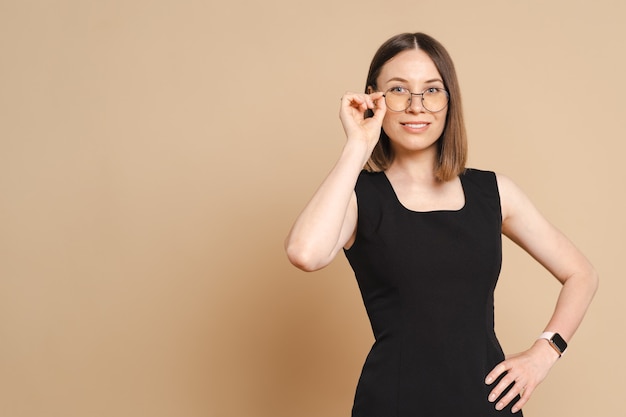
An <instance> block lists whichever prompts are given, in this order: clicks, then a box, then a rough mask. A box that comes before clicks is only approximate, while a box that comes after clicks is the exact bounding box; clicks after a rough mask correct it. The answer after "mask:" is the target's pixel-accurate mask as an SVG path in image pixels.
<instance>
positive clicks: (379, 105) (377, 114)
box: [374, 93, 387, 124]
mask: <svg viewBox="0 0 626 417" xmlns="http://www.w3.org/2000/svg"><path fill="white" fill-rule="evenodd" d="M374 103H375V104H376V107H375V108H374V119H376V120H377V121H378V122H379V123H381V124H382V122H383V119H384V117H385V114H386V113H387V105H386V103H385V99H384V98H383V97H382V93H381V96H380V97H379V98H377V99H375V101H374Z"/></svg>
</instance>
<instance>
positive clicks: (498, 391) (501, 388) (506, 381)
mask: <svg viewBox="0 0 626 417" xmlns="http://www.w3.org/2000/svg"><path fill="white" fill-rule="evenodd" d="M514 383H515V378H514V377H513V376H512V375H508V374H507V375H505V376H504V377H503V378H502V379H501V380H500V382H498V384H497V385H496V386H495V388H494V389H492V390H491V392H490V393H489V397H488V398H487V399H488V400H489V402H494V401H496V400H497V399H498V398H500V396H501V395H502V393H504V392H505V391H506V389H507V388H509V387H510V386H511V384H514Z"/></svg>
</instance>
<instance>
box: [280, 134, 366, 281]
mask: <svg viewBox="0 0 626 417" xmlns="http://www.w3.org/2000/svg"><path fill="white" fill-rule="evenodd" d="M370 154H371V149H369V146H368V145H367V143H365V142H364V141H358V140H348V141H347V142H346V145H345V146H344V149H343V151H342V153H341V156H340V157H339V160H338V161H337V163H336V164H335V166H334V167H333V169H332V170H331V172H330V173H329V174H328V176H327V177H326V179H325V180H324V181H323V182H322V184H321V185H320V187H319V188H318V189H317V191H316V192H315V194H314V195H313V197H312V198H311V200H310V201H309V203H308V204H307V205H306V206H305V208H304V210H303V211H302V212H301V213H300V215H299V216H298V218H297V219H296V221H295V223H294V225H293V227H292V229H291V231H290V233H289V235H288V236H287V239H286V242H285V248H286V251H287V256H288V257H289V260H290V261H291V262H292V263H293V264H294V265H295V266H297V267H299V268H301V269H303V270H309V271H310V270H316V269H320V268H322V267H324V266H326V265H327V264H328V263H330V261H332V259H333V258H334V256H335V255H336V253H337V252H338V250H339V249H340V248H341V246H343V243H345V242H342V240H345V239H346V236H345V235H346V230H345V226H346V225H345V222H346V217H347V214H348V208H349V205H350V200H351V198H352V195H353V193H354V187H355V184H356V181H357V178H358V175H359V173H360V172H361V170H362V168H363V165H364V164H365V162H366V161H367V159H368V158H369V155H370ZM342 232H343V233H342Z"/></svg>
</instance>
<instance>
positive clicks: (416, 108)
mask: <svg viewBox="0 0 626 417" xmlns="http://www.w3.org/2000/svg"><path fill="white" fill-rule="evenodd" d="M406 111H407V112H409V113H420V112H422V111H424V105H423V103H422V94H419V93H411V102H410V103H409V107H407V109H406Z"/></svg>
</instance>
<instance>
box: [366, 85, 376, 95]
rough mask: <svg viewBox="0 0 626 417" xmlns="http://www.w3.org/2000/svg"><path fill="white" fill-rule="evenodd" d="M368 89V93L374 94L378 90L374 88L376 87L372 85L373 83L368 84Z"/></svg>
mask: <svg viewBox="0 0 626 417" xmlns="http://www.w3.org/2000/svg"><path fill="white" fill-rule="evenodd" d="M366 91H367V94H372V93H375V92H376V91H375V90H374V87H372V86H371V85H368V86H367V89H366Z"/></svg>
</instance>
